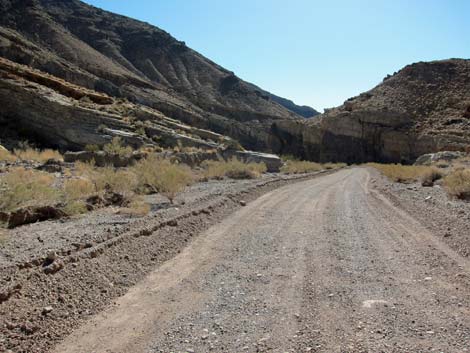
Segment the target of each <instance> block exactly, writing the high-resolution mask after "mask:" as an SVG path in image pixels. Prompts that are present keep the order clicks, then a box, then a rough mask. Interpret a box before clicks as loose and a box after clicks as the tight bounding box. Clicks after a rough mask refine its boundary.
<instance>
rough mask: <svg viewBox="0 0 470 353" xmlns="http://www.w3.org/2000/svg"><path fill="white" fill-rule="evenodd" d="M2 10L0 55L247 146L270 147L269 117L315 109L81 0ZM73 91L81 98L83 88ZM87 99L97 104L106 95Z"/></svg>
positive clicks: (6, 4)
mask: <svg viewBox="0 0 470 353" xmlns="http://www.w3.org/2000/svg"><path fill="white" fill-rule="evenodd" d="M0 15H1V16H0V56H3V57H5V58H8V59H10V60H12V61H15V62H19V63H22V64H26V65H29V66H32V67H35V68H37V69H40V70H42V71H44V72H47V73H50V74H52V75H53V76H55V77H60V78H62V79H65V80H66V81H67V82H72V83H75V84H77V85H79V86H82V87H86V88H88V89H91V90H93V91H98V92H103V93H105V94H107V95H108V96H112V97H123V98H124V97H125V98H127V99H129V100H130V101H132V102H134V103H139V104H141V105H147V106H149V107H151V108H154V109H156V110H158V111H160V112H162V113H163V114H164V115H165V116H167V117H172V118H175V119H177V120H179V121H181V122H183V123H185V124H187V125H191V126H195V127H199V128H203V129H207V130H211V131H214V132H217V133H220V134H223V135H227V136H231V137H232V138H235V139H236V140H238V141H239V142H240V143H241V144H242V145H243V146H244V147H246V148H248V149H257V150H259V149H261V150H267V149H268V148H269V138H268V137H269V127H270V125H271V124H272V122H274V121H276V120H279V119H299V118H300V115H298V114H303V115H304V116H306V115H312V114H315V110H313V109H311V108H309V107H299V106H297V105H295V104H294V103H292V102H291V101H289V100H284V99H283V98H280V97H277V96H274V95H271V94H270V93H268V92H266V91H263V90H262V89H260V88H259V87H257V86H255V85H252V84H250V83H248V82H245V81H243V80H241V79H240V78H238V77H237V76H236V75H235V74H234V73H233V72H231V71H228V70H226V69H224V68H222V67H221V66H219V65H217V64H215V63H214V62H212V61H210V60H209V59H207V58H205V57H203V56H202V55H200V54H199V53H197V52H195V51H193V50H192V49H190V48H188V47H187V46H186V44H185V43H184V42H180V41H178V40H176V39H175V38H173V37H172V36H171V35H170V34H168V33H167V32H165V31H163V30H161V29H159V28H157V27H154V26H151V25H149V24H147V23H143V22H140V21H137V20H133V19H130V18H128V17H124V16H119V15H116V14H112V13H109V12H106V11H103V10H101V9H98V8H95V7H93V6H90V5H87V4H85V3H84V2H81V1H78V0H28V1H25V0H0ZM33 78H34V79H37V77H32V78H31V79H30V81H33ZM40 79H41V80H42V81H41V82H39V83H41V84H44V83H45V82H44V81H43V80H44V79H46V81H47V83H48V84H50V85H57V84H59V85H61V82H60V81H57V80H55V79H53V80H50V79H48V78H47V77H40ZM65 88H68V87H67V86H65ZM72 93H73V94H77V93H78V96H77V97H75V98H80V95H82V94H84V91H83V90H80V91H78V92H77V91H74V92H72ZM88 98H89V99H91V100H92V101H94V102H95V103H100V102H99V100H100V99H102V98H103V96H102V95H94V94H92V95H88ZM297 113H298V114H297Z"/></svg>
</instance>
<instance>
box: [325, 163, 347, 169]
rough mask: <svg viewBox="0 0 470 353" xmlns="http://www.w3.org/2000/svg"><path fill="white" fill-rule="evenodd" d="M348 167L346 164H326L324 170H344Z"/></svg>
mask: <svg viewBox="0 0 470 353" xmlns="http://www.w3.org/2000/svg"><path fill="white" fill-rule="evenodd" d="M346 166H347V164H346V163H325V164H323V168H325V169H327V170H331V169H340V168H344V167H346Z"/></svg>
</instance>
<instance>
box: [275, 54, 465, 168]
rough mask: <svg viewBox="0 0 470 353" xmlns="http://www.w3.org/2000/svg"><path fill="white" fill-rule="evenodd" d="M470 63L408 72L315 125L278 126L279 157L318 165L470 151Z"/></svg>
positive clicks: (418, 66) (447, 62)
mask: <svg viewBox="0 0 470 353" xmlns="http://www.w3.org/2000/svg"><path fill="white" fill-rule="evenodd" d="M469 107H470V60H457V59H455V60H445V61H438V62H431V63H418V64H413V65H410V66H407V67H405V68H404V69H403V70H401V71H400V72H398V73H397V74H395V75H394V76H392V77H389V78H386V79H385V80H384V82H383V83H382V84H380V85H378V86H377V87H375V88H374V89H372V90H371V91H369V92H366V93H363V94H361V95H360V96H358V97H354V98H351V99H349V100H348V101H346V102H345V103H344V104H343V105H342V106H340V107H338V108H334V109H330V110H328V111H327V112H326V113H325V114H323V115H321V116H320V117H319V118H317V119H314V120H313V121H308V122H302V121H300V122H299V121H295V122H292V121H281V122H275V123H274V124H273V126H272V128H271V133H272V136H271V141H272V146H273V149H274V151H275V152H277V153H290V154H294V155H298V156H300V157H303V158H306V159H311V160H318V161H330V160H331V161H344V162H349V163H353V162H364V161H385V162H411V161H413V160H415V159H416V158H417V157H419V156H420V155H422V154H425V153H431V152H437V151H442V150H449V151H465V150H466V149H468V148H469V146H470V115H469V114H468V109H469Z"/></svg>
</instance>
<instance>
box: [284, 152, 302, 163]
mask: <svg viewBox="0 0 470 353" xmlns="http://www.w3.org/2000/svg"><path fill="white" fill-rule="evenodd" d="M281 159H282V160H283V161H284V162H287V161H298V160H299V159H298V158H297V157H295V156H294V155H293V154H283V155H282V156H281Z"/></svg>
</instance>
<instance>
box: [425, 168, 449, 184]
mask: <svg viewBox="0 0 470 353" xmlns="http://www.w3.org/2000/svg"><path fill="white" fill-rule="evenodd" d="M443 176H444V172H442V171H441V170H439V169H437V168H433V167H431V168H429V169H428V170H425V171H424V172H423V173H422V174H421V176H420V180H421V185H423V186H433V185H434V182H435V181H436V180H439V179H442V177H443Z"/></svg>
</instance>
